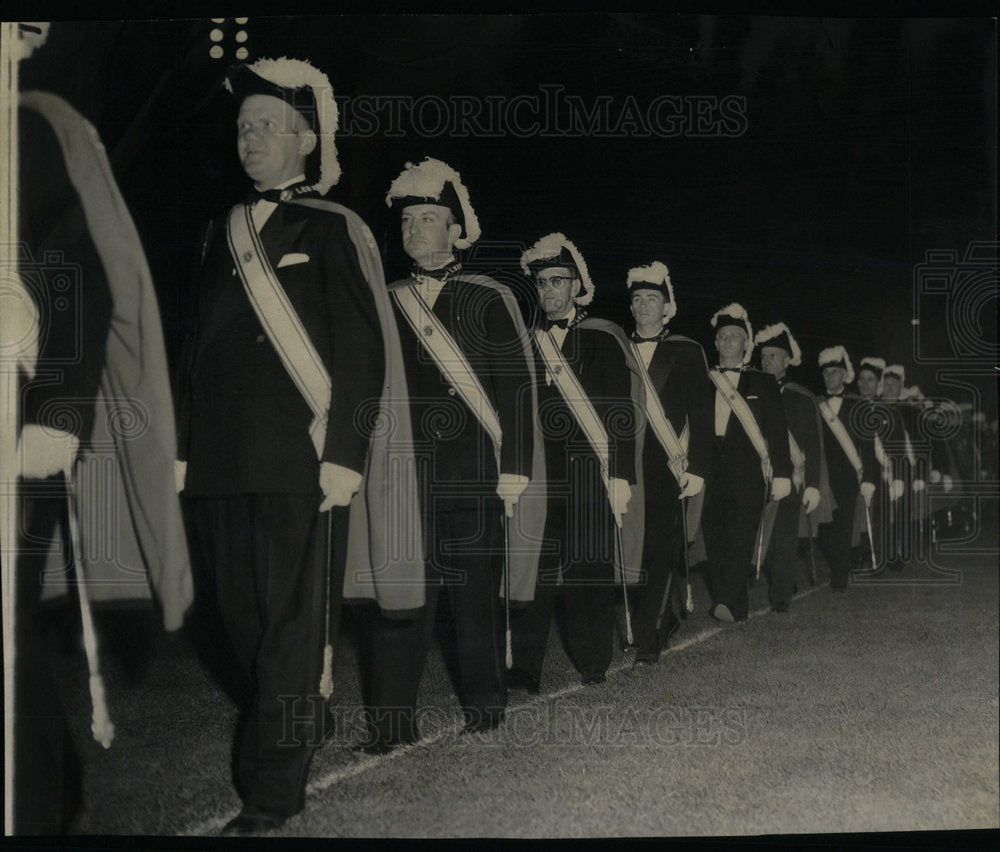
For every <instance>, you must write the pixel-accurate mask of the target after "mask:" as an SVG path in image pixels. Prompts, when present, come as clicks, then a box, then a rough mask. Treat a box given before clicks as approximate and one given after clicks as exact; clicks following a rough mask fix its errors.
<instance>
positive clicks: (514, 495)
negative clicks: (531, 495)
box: [497, 473, 528, 518]
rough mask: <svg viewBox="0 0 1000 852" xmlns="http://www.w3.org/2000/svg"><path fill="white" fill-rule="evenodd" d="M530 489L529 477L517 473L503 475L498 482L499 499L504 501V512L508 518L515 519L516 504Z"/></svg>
mask: <svg viewBox="0 0 1000 852" xmlns="http://www.w3.org/2000/svg"><path fill="white" fill-rule="evenodd" d="M527 487H528V477H526V476H520V475H519V474H516V473H501V474H500V479H499V480H498V481H497V497H499V498H500V499H501V500H503V510H504V512H505V513H506V515H507V517H508V518H513V517H514V504H515V503H517V501H518V499H519V498H520V496H521V495H522V494H523V493H524V489H525V488H527Z"/></svg>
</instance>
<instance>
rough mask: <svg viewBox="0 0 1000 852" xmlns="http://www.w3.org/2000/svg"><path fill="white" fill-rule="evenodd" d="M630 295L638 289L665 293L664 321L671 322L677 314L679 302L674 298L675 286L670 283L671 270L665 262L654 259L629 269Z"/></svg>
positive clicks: (628, 283)
mask: <svg viewBox="0 0 1000 852" xmlns="http://www.w3.org/2000/svg"><path fill="white" fill-rule="evenodd" d="M626 284H627V285H628V292H629V295H631V294H632V293H634V292H635V291H636V290H656V291H657V292H659V293H662V294H663V298H665V299H666V300H667V301H666V304H664V306H663V321H664V322H670V320H672V319H673V318H674V317H675V316H677V302H676V301H675V299H674V288H673V285H672V284H671V283H670V270H669V269H667V267H666V265H665V264H662V263H660V261H658V260H654V261H653V262H652V263H651V264H649V266H636V267H634V268H632V269H630V270H629V271H628V280H627V282H626Z"/></svg>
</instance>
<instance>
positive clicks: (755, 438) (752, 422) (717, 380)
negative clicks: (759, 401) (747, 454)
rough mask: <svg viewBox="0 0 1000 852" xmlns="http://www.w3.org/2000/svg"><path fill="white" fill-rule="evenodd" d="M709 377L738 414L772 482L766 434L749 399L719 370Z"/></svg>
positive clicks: (765, 476) (713, 371)
mask: <svg viewBox="0 0 1000 852" xmlns="http://www.w3.org/2000/svg"><path fill="white" fill-rule="evenodd" d="M708 377H709V378H710V379H711V380H712V384H714V385H715V386H716V387H717V388H718V389H719V392H720V393H721V394H722V398H723V399H724V400H725V401H726V404H727V405H728V406H729V408H730V409H731V410H732V412H733V414H735V415H736V419H737V420H739V421H740V425H741V426H742V427H743V431H744V432H746V434H747V437H748V438H749V439H750V443H751V444H753V448H754V449H755V450H756V451H757V455H759V456H760V469H761V472H762V473H763V474H764V479H765V481H767V482H770V481H771V476H772V471H771V458H770V456H768V454H767V441H766V440H764V435H763V433H762V432H761V431H760V426H758V425H757V418H755V417H754V416H753V412H752V411H751V410H750V406H749V405H747V401H746V400H745V399H744V398H743V397H742V396H741V395H740V392H739V391H738V390H736V387H735V386H734V385H733V383H732V382H731V381H729V378H728V377H727V376H724V375H723V374H722V373H721V372H719V371H718V370H712V371H711V372H709V374H708ZM723 382H725V383H726V385H727V387H723V384H722V383H723Z"/></svg>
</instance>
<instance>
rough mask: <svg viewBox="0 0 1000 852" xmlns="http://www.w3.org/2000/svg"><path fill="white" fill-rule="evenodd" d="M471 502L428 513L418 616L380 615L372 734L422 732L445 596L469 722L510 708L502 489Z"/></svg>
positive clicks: (410, 736) (409, 737)
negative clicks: (422, 701) (421, 694)
mask: <svg viewBox="0 0 1000 852" xmlns="http://www.w3.org/2000/svg"><path fill="white" fill-rule="evenodd" d="M472 502H473V504H474V507H470V508H468V509H459V510H457V511H438V512H436V513H434V514H433V515H431V516H428V517H427V518H426V523H425V541H426V542H427V549H428V568H427V577H428V584H427V602H426V605H425V606H424V607H422V608H421V610H420V612H419V613H418V614H417V616H416V617H414V618H409V619H393V618H387V617H385V616H384V615H381V614H376V615H375V616H374V618H375V623H374V626H373V631H372V632H373V637H372V639H373V641H372V654H371V672H370V693H371V694H370V696H369V702H368V704H369V706H368V709H367V716H368V720H367V721H368V727H369V737H370V738H371V739H381V740H385V741H390V742H391V741H397V740H401V741H403V742H410V741H413V740H415V739H417V738H418V737H419V730H418V727H419V725H418V719H419V715H420V714H419V708H418V707H417V692H418V689H419V687H420V680H421V678H422V676H423V673H424V668H425V667H426V664H427V655H428V653H429V652H430V646H431V640H432V637H433V635H434V623H435V616H436V614H437V611H438V604H439V599H440V597H441V596H442V595H446V596H447V598H448V603H449V610H450V612H451V615H452V619H453V623H452V624H451V625H449V627H450V630H449V633H450V634H451V636H450V637H449V639H450V640H452V641H449V642H448V645H447V646H446V647H445V656H446V658H448V657H449V656H450V657H451V659H452V660H453V661H454V662H455V663H456V665H455V666H454V668H456V669H457V674H458V681H459V693H460V694H459V699H460V701H461V702H462V707H463V710H464V712H465V716H466V720H467V721H469V722H475V721H477V720H479V719H481V718H483V717H484V716H485V715H486V714H496V713H498V712H499V711H501V710H503V709H504V708H505V707H506V706H507V686H506V682H505V673H504V672H505V669H504V659H503V657H504V619H503V609H502V604H501V601H500V597H499V589H500V580H501V574H502V571H503V546H504V542H503V521H502V511H503V510H502V508H501V507H502V505H503V504H502V503H501V502H500V500H499V499H497V498H496V496H495V495H493V496H487V495H483V496H482V497H481V498H480V499H479V500H474V501H472Z"/></svg>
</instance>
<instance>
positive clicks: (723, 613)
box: [712, 603, 736, 624]
mask: <svg viewBox="0 0 1000 852" xmlns="http://www.w3.org/2000/svg"><path fill="white" fill-rule="evenodd" d="M712 618H714V619H715V620H716V621H721V622H723V623H724V624H732V623H733V622H734V621H736V619H735V618H734V617H733V613H732V612H731V611H730V609H729V607H728V606H726V605H725V604H721V603H720V604H716V605H715V606H714V607H712Z"/></svg>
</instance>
